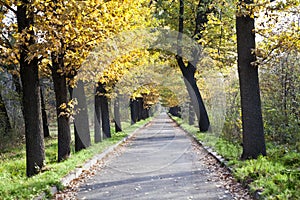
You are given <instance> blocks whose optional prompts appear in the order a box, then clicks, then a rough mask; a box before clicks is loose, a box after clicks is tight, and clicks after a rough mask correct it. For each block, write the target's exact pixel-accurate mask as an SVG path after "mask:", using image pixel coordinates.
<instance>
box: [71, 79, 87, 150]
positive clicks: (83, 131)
mask: <svg viewBox="0 0 300 200" xmlns="http://www.w3.org/2000/svg"><path fill="white" fill-rule="evenodd" d="M69 90H70V96H71V99H73V98H74V99H77V105H76V106H75V111H76V115H75V119H74V135H75V151H80V150H82V149H85V148H87V147H89V146H90V145H91V138H90V129H89V120H88V110H87V104H86V96H85V92H84V83H83V82H82V81H81V80H79V81H78V82H77V87H76V88H75V89H73V88H72V87H70V89H69Z"/></svg>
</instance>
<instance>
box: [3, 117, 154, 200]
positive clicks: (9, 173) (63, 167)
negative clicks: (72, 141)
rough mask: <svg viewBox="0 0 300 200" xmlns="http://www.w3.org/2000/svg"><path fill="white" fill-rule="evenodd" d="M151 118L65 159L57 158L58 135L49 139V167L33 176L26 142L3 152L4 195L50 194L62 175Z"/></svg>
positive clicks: (47, 148)
mask: <svg viewBox="0 0 300 200" xmlns="http://www.w3.org/2000/svg"><path fill="white" fill-rule="evenodd" d="M150 120H151V118H150V119H147V120H143V121H140V122H138V123H136V124H134V125H132V126H127V127H126V128H125V129H124V131H123V132H119V133H114V132H113V133H112V138H110V139H107V140H104V141H103V142H101V143H97V144H93V145H92V146H91V147H89V148H88V149H84V150H82V151H80V152H77V153H75V152H73V153H72V155H71V157H70V158H69V159H67V160H66V161H64V162H61V163H57V162H56V160H57V159H56V158H57V139H56V138H51V139H46V140H45V149H46V168H45V170H44V171H43V172H42V173H40V174H38V175H36V176H34V177H31V178H27V177H26V173H25V146H24V145H21V146H19V147H15V148H11V149H9V150H6V151H5V152H0V158H1V161H0V180H1V181H0V199H3V200H5V199H32V198H33V197H35V196H37V195H38V194H40V193H41V192H45V193H46V194H48V195H50V192H49V189H50V187H51V186H57V187H58V188H62V185H61V183H60V180H61V178H62V177H64V176H65V175H67V174H68V173H69V172H71V171H72V170H74V169H75V168H76V167H80V166H81V165H82V164H83V163H84V162H85V161H87V160H89V159H90V158H92V157H93V156H94V155H96V154H98V153H101V152H103V151H104V150H105V149H107V148H108V147H110V146H112V145H114V144H116V143H117V142H118V141H120V140H121V139H123V138H124V137H126V136H127V135H128V134H130V133H132V132H133V131H134V130H135V129H137V128H138V127H140V126H142V125H143V124H145V123H147V122H149V121H150Z"/></svg>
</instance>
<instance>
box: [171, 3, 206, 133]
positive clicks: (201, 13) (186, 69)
mask: <svg viewBox="0 0 300 200" xmlns="http://www.w3.org/2000/svg"><path fill="white" fill-rule="evenodd" d="M204 3H205V2H204ZM202 6H203V5H202V4H201V2H199V5H198V9H197V16H196V28H195V37H197V39H200V38H201V33H200V30H201V28H202V27H203V26H204V24H203V23H205V21H206V20H207V19H206V18H207V16H206V15H207V14H208V12H210V11H208V10H205V9H204V8H205V7H203V8H202ZM183 14H184V1H183V0H180V10H179V23H178V32H179V34H178V47H177V55H176V60H177V63H178V65H179V67H180V70H181V72H182V75H183V78H184V83H185V86H186V88H187V90H188V93H189V96H190V98H191V101H192V104H193V107H194V110H195V113H196V116H197V119H198V125H199V129H200V131H201V132H205V131H208V130H209V127H210V122H209V119H208V115H207V111H206V108H205V106H204V103H203V100H202V97H201V94H200V91H199V88H198V86H197V82H196V79H195V72H196V65H197V63H198V60H199V50H198V49H193V50H192V51H193V60H192V61H189V62H188V64H187V66H186V65H185V64H184V62H183V59H182V57H181V54H182V47H181V41H182V33H183V24H184V23H183V22H184V18H183Z"/></svg>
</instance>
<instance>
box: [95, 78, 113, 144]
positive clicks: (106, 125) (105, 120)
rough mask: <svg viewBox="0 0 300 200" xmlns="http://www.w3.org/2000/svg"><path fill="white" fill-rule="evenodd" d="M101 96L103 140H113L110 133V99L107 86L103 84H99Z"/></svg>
mask: <svg viewBox="0 0 300 200" xmlns="http://www.w3.org/2000/svg"><path fill="white" fill-rule="evenodd" d="M98 86H99V90H100V95H99V102H100V111H101V120H102V132H103V139H106V138H111V133H110V120H109V109H108V98H107V96H106V93H107V92H106V90H105V85H104V84H102V83H98Z"/></svg>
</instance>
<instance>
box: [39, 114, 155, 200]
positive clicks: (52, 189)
mask: <svg viewBox="0 0 300 200" xmlns="http://www.w3.org/2000/svg"><path fill="white" fill-rule="evenodd" d="M152 120H153V119H152ZM152 120H150V121H149V122H147V123H145V124H144V125H142V126H140V127H138V128H137V129H135V130H134V131H133V132H132V133H130V134H129V135H127V136H126V137H124V138H123V139H121V140H120V141H119V142H117V143H116V144H114V145H112V146H110V147H107V148H106V149H105V150H104V151H102V152H101V153H99V154H96V155H95V156H93V157H92V158H91V159H89V160H87V161H86V162H85V163H84V164H83V165H82V167H77V168H75V169H74V170H73V171H71V172H69V174H67V175H66V176H64V177H63V178H62V179H61V180H60V183H61V184H62V185H63V186H64V187H66V186H68V185H69V184H70V183H71V181H73V180H74V179H76V178H79V176H80V175H81V174H82V173H83V172H84V171H86V170H89V169H90V168H91V167H92V166H94V165H95V164H97V162H98V161H100V160H102V159H104V158H106V157H108V156H109V155H110V154H111V153H113V152H114V151H115V150H116V149H117V148H119V147H120V146H121V145H122V144H124V143H125V142H127V141H128V140H130V139H132V138H133V137H134V136H135V135H136V134H137V133H138V132H139V131H140V130H141V129H143V128H144V127H146V126H148V125H149V124H150V123H151V122H152ZM59 191H60V190H59V188H58V187H57V186H51V187H50V188H49V193H50V195H51V196H54V195H55V194H56V193H58V192H59ZM49 193H47V194H46V192H42V193H41V194H39V195H38V196H36V197H34V198H33V200H43V199H46V198H47V196H48V195H49Z"/></svg>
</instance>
